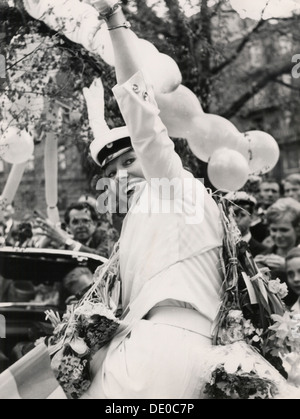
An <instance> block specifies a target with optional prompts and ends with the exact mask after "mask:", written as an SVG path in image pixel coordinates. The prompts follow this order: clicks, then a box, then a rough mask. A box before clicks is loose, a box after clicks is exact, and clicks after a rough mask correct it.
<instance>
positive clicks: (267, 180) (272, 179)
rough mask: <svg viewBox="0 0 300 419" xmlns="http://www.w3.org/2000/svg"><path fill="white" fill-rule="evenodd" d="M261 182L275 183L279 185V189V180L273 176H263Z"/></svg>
mask: <svg viewBox="0 0 300 419" xmlns="http://www.w3.org/2000/svg"><path fill="white" fill-rule="evenodd" d="M262 183H277V185H278V186H279V189H280V182H279V181H278V180H277V179H275V178H274V177H272V178H271V177H269V178H263V179H262V180H261V182H260V185H261V184H262Z"/></svg>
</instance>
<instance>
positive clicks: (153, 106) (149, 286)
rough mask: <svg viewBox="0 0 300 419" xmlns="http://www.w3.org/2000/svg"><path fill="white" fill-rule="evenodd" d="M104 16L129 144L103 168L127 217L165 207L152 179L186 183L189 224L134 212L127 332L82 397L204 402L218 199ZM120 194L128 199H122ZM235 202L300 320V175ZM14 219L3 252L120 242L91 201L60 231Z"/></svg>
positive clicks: (106, 251)
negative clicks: (191, 167) (186, 157)
mask: <svg viewBox="0 0 300 419" xmlns="http://www.w3.org/2000/svg"><path fill="white" fill-rule="evenodd" d="M93 3H95V2H93ZM95 7H96V9H97V10H98V12H99V13H100V16H101V17H102V18H105V20H106V22H107V25H108V30H109V32H110V37H111V41H112V45H113V48H114V54H115V60H116V64H115V67H116V76H117V83H118V84H117V86H115V87H114V89H113V92H114V95H115V97H116V100H117V102H118V105H119V108H120V111H121V113H122V115H123V118H124V121H125V123H126V126H127V127H128V132H129V135H130V136H129V137H125V138H124V137H121V138H115V139H114V140H113V142H112V141H111V137H110V138H102V139H99V140H98V143H97V144H96V146H97V152H96V153H95V158H94V160H95V162H96V163H97V164H98V165H99V166H100V167H101V169H102V170H103V171H104V173H105V176H106V177H108V178H110V179H112V180H114V181H116V182H118V181H119V179H120V176H121V173H122V172H123V171H124V170H125V169H126V172H127V184H126V185H125V186H126V188H125V189H126V191H125V192H126V193H125V195H126V197H127V198H128V201H129V207H130V209H134V208H136V207H137V206H138V203H140V202H147V204H153V203H154V204H155V207H156V208H161V205H162V204H163V203H164V200H165V197H164V196H162V194H161V193H160V192H161V191H157V190H155V188H153V184H152V183H151V180H152V179H157V178H158V179H162V178H164V179H167V180H174V179H178V181H179V184H180V185H182V184H184V185H188V187H187V189H184V193H183V194H178V193H177V195H176V191H177V189H176V188H174V196H172V197H171V196H170V197H169V200H170V201H176V203H177V204H180V207H181V208H184V211H182V212H180V213H176V212H170V213H162V212H159V213H157V214H154V215H153V213H152V212H151V211H150V210H149V211H145V212H138V211H133V210H132V211H128V213H127V215H126V217H125V220H124V222H123V226H122V234H121V239H120V242H119V247H118V250H117V251H116V255H115V256H116V257H117V258H118V275H119V276H120V282H121V290H122V292H121V307H122V316H121V319H122V327H121V328H120V329H119V330H118V332H117V333H116V334H115V335H114V336H113V337H112V339H111V341H110V342H109V344H107V345H105V346H104V347H101V349H99V350H98V351H97V353H95V355H94V356H93V358H92V362H91V365H90V371H89V373H90V376H91V386H90V387H89V389H88V390H87V391H86V392H85V393H84V395H83V396H82V398H90V399H93V398H96V399H97V398H100V399H129V398H132V399H135V398H145V399H151V398H152V399H156V398H166V399H174V398H177V399H185V398H186V399H191V398H193V399H196V398H203V397H205V396H204V394H202V392H203V388H202V387H203V384H204V383H205V382H206V381H205V377H206V375H207V373H208V371H207V362H206V361H207V359H208V356H209V354H210V352H211V351H212V350H213V340H212V329H213V326H214V323H215V320H216V318H217V315H218V312H219V309H220V302H221V295H220V294H221V289H222V283H223V282H224V271H223V270H222V260H221V257H220V255H221V249H222V248H223V245H224V237H225V232H224V229H223V224H222V221H221V213H220V210H219V207H218V205H217V204H216V202H215V200H214V199H213V197H212V195H211V194H210V193H208V191H207V190H206V188H205V187H204V186H203V184H202V183H201V182H200V181H199V180H198V179H196V178H195V177H194V176H193V174H192V173H190V172H189V171H187V170H186V169H185V168H184V167H183V165H182V162H181V159H180V158H179V156H178V154H177V153H176V152H175V149H174V143H173V142H172V140H171V139H170V137H169V135H168V131H167V129H166V127H165V125H164V124H163V122H162V120H161V119H160V116H159V109H158V106H157V103H156V100H155V94H154V90H153V88H152V86H151V85H150V84H149V81H148V80H147V77H145V75H144V74H143V72H142V71H141V68H140V63H139V62H138V60H137V57H136V53H135V44H134V42H133V41H134V38H133V37H132V34H131V32H130V31H129V30H128V29H129V26H128V24H127V22H126V21H125V15H124V14H123V11H122V7H121V4H120V3H114V1H113V0H99V1H98V2H96V3H95ZM94 151H95V150H94ZM185 181H186V182H185ZM181 190H182V189H181ZM150 192H151V193H152V194H151V202H149V199H148V198H149V193H150ZM191 192H196V195H197V194H198V196H202V197H203V214H201V216H202V215H203V217H199V219H197V222H195V223H192V224H191V223H187V222H186V220H187V218H186V216H187V215H190V214H195V213H196V214H198V213H199V211H197V208H196V206H197V204H198V202H196V200H195V199H194V196H193V194H192V193H191ZM115 193H116V195H117V194H120V189H119V188H116V189H115ZM226 198H227V199H228V200H229V201H230V202H231V205H232V206H233V211H234V214H235V218H236V223H237V226H238V228H239V229H240V232H241V235H242V238H243V240H244V241H245V242H246V243H248V245H249V250H250V252H251V253H252V255H253V257H254V258H255V261H256V262H257V264H258V265H259V266H261V267H265V268H268V269H269V270H270V271H271V274H272V277H273V278H274V279H276V278H280V279H281V280H282V281H285V282H286V283H287V284H288V286H289V288H290V293H289V295H288V297H287V298H286V304H287V306H288V307H289V308H292V309H294V310H297V309H298V310H299V307H300V302H299V301H300V300H299V298H300V248H299V247H297V246H298V244H299V238H300V232H299V227H300V174H299V175H297V174H295V175H291V176H289V177H287V178H286V179H284V181H283V182H282V184H281V183H279V182H278V181H276V180H273V179H270V178H269V179H268V178H266V179H263V178H262V179H260V181H259V187H258V190H257V191H250V192H249V190H243V191H238V192H234V193H230V194H228V195H227V197H226ZM179 201H180V202H179ZM151 208H152V207H151ZM147 209H148V207H147ZM9 210H10V213H9ZM5 217H6V218H5V224H3V226H2V227H3V228H2V229H3V235H4V244H5V245H12V246H20V247H22V246H23V247H24V246H31V247H40V248H45V249H46V248H56V249H68V250H72V251H83V252H89V253H97V254H100V255H101V256H105V257H109V256H110V254H111V251H112V248H113V245H114V244H115V243H116V242H117V240H118V238H119V233H118V232H117V230H116V229H115V228H114V227H113V225H112V224H111V223H108V224H105V225H103V224H101V223H103V220H100V219H99V215H98V214H97V211H96V210H95V207H93V205H91V204H90V203H88V202H77V203H76V204H74V205H71V206H70V207H69V208H68V209H67V211H66V213H65V216H64V223H63V224H62V225H61V226H57V225H53V224H52V223H51V222H50V221H49V220H47V219H46V218H45V217H43V216H42V215H41V214H39V213H36V214H35V217H34V220H31V221H30V222H28V221H27V222H26V220H25V222H22V223H20V224H19V225H18V226H17V227H14V223H15V220H14V219H13V207H10V208H8V210H7V215H5ZM200 218H201V219H200ZM14 232H15V233H14ZM13 233H14V234H15V235H14V234H13ZM108 267H109V264H108ZM107 269H108V268H107ZM110 273H111V274H113V272H108V275H109V274H110ZM114 274H115V273H114ZM78 275H79V276H80V278H81V282H80V284H81V287H80V288H81V289H80V290H79V291H84V289H86V288H88V287H89V286H90V284H91V281H92V278H91V275H90V274H89V272H86V271H80V272H78V271H77V276H78ZM76 284H78V280H77V277H76V275H75V274H74V272H72V273H70V275H68V276H67V277H65V278H64V285H65V288H66V289H68V290H69V293H70V294H74V293H76V292H77V291H78V288H77V287H76V289H74V286H75V285H76ZM299 313H300V310H299ZM245 354H246V353H245ZM253 356H254V355H253ZM240 357H241V358H243V357H244V355H243V353H240ZM267 368H269V364H267ZM298 396H299V395H298Z"/></svg>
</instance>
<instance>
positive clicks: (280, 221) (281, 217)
mask: <svg viewBox="0 0 300 419" xmlns="http://www.w3.org/2000/svg"><path fill="white" fill-rule="evenodd" d="M250 184H251V182H249V183H248V184H247V186H248V187H246V188H245V190H240V191H237V192H231V193H229V194H227V195H226V198H227V199H228V200H229V201H230V202H231V203H232V204H233V209H234V214H235V219H236V223H237V225H238V228H239V230H240V232H241V235H242V238H243V241H245V242H246V243H247V244H248V248H249V251H250V252H251V254H252V256H253V257H254V258H255V262H256V263H257V264H258V266H259V267H267V268H269V269H270V270H271V274H272V277H273V278H274V279H276V278H279V279H280V280H281V281H283V282H285V283H287V285H288V287H289V295H288V297H286V299H285V303H286V304H287V306H288V307H292V306H293V304H295V302H296V301H297V299H298V297H299V296H300V289H298V284H296V286H295V285H294V282H295V281H296V279H295V280H293V281H292V280H291V279H289V276H288V274H287V262H286V259H287V257H288V255H289V253H290V251H293V249H294V248H296V247H297V246H298V245H299V244H300V174H292V175H289V176H287V177H286V178H285V179H284V180H283V181H282V182H279V181H278V180H277V179H275V178H264V177H256V178H255V182H254V183H252V186H250V187H249V185H250ZM253 185H254V186H253ZM119 236H120V229H119V227H118V226H117V228H116V226H115V225H114V222H113V221H112V217H111V216H106V215H105V216H103V215H102V216H101V215H100V214H99V212H98V211H97V208H96V200H95V199H94V198H92V197H88V196H81V197H80V198H79V199H78V202H76V203H74V204H72V205H70V206H69V207H68V208H67V210H66V211H65V214H64V221H63V223H61V225H60V226H57V225H54V224H53V223H51V222H50V221H49V220H48V219H46V217H45V216H43V214H41V213H40V212H39V211H35V212H34V215H33V216H32V217H26V219H25V220H21V221H20V220H17V219H16V218H15V209H14V205H13V204H10V205H7V206H6V207H5V208H4V210H3V212H2V221H1V222H0V245H1V246H11V247H21V248H24V247H30V248H44V249H61V250H72V251H77V252H78V251H80V252H85V253H92V254H98V255H100V256H103V257H106V258H108V257H109V256H110V254H111V252H112V249H113V247H114V245H115V243H116V242H117V241H118V239H119Z"/></svg>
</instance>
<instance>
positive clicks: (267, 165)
mask: <svg viewBox="0 0 300 419" xmlns="http://www.w3.org/2000/svg"><path fill="white" fill-rule="evenodd" d="M241 138H242V141H240V142H239V143H238V147H237V150H238V151H239V152H240V153H242V154H243V156H244V157H245V158H246V159H247V160H248V163H249V169H250V174H254V175H257V174H265V173H268V172H270V171H271V170H272V169H274V167H275V166H276V164H277V163H278V160H279V157H280V149H279V146H278V144H277V141H276V140H275V138H273V137H272V136H271V135H270V134H268V133H266V132H263V131H248V132H245V133H244V135H243V136H242V137H241Z"/></svg>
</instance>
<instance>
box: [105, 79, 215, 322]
mask: <svg viewBox="0 0 300 419" xmlns="http://www.w3.org/2000/svg"><path fill="white" fill-rule="evenodd" d="M113 90H114V94H115V97H116V99H117V101H118V104H119V107H120V109H121V112H122V114H123V117H124V120H125V122H126V124H127V126H128V128H129V132H130V134H131V139H132V144H133V147H134V150H135V152H136V154H137V156H138V158H139V160H140V161H141V163H142V167H143V172H144V174H145V177H146V181H145V182H144V183H143V184H142V185H141V186H140V188H139V192H138V193H137V194H136V195H135V196H134V202H133V204H132V205H131V208H130V211H129V213H128V214H127V216H126V218H125V220H124V223H123V228H122V233H121V241H120V266H121V278H122V299H123V307H124V308H125V309H126V308H127V311H128V313H129V315H128V318H129V319H130V318H131V319H133V318H135V319H137V318H142V317H143V316H144V315H145V314H146V313H147V312H148V311H149V310H150V309H151V308H152V307H154V306H155V305H157V304H158V303H161V302H162V301H165V300H170V299H174V300H178V301H182V302H185V303H188V304H191V305H192V306H193V307H194V308H195V309H197V310H198V311H199V312H200V313H202V314H203V317H205V318H206V319H208V320H209V323H210V325H211V323H212V322H213V321H214V319H215V316H216V314H217V312H218V308H219V304H220V296H219V294H220V288H221V284H222V271H221V269H220V263H219V261H220V254H219V251H220V248H221V246H222V239H223V230H222V225H221V219H220V212H219V209H218V207H217V205H216V203H215V201H214V200H213V199H212V197H211V196H210V195H209V194H208V192H207V191H206V189H205V187H204V185H203V184H202V182H201V181H200V180H197V179H195V178H194V177H193V176H192V175H191V173H189V172H187V171H186V170H184V168H183V166H182V163H181V159H180V158H179V156H178V155H177V154H176V152H175V150H174V143H173V141H172V140H171V139H170V138H169V136H168V133H167V130H166V128H165V126H164V125H163V123H162V122H161V120H160V118H159V110H158V108H157V105H156V102H155V100H154V95H153V91H152V89H151V88H149V86H147V85H146V83H145V81H144V79H143V76H142V74H141V73H140V72H139V73H137V74H135V75H134V76H133V77H132V78H131V79H130V80H129V81H127V82H126V83H125V84H124V85H122V86H116V87H115V88H114V89H113ZM153 179H160V180H161V179H165V181H166V185H168V182H167V181H168V180H169V181H173V182H174V185H175V186H174V189H173V193H172V194H171V197H170V196H169V197H168V196H167V193H168V191H167V189H168V186H166V187H165V189H164V187H162V189H160V190H159V187H158V186H157V183H155V182H154V183H153ZM151 182H152V183H151ZM163 193H166V195H163ZM172 205H173V207H172ZM159 208H160V209H162V208H163V210H161V211H159ZM174 208H175V209H174Z"/></svg>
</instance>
